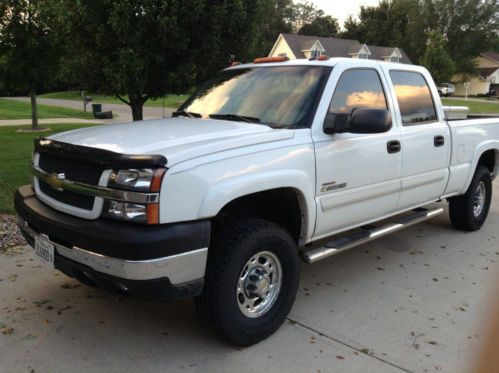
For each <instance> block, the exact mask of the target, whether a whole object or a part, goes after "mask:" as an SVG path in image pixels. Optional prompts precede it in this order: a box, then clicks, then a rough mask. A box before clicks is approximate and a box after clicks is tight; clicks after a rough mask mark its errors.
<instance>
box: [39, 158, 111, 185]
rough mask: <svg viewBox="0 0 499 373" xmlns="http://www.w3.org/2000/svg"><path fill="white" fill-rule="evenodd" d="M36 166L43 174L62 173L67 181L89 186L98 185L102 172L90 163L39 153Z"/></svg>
mask: <svg viewBox="0 0 499 373" xmlns="http://www.w3.org/2000/svg"><path fill="white" fill-rule="evenodd" d="M38 166H39V167H40V168H41V169H42V170H43V171H45V172H50V173H56V174H60V173H64V174H65V176H66V179H68V180H71V181H79V182H81V183H85V184H90V185H97V184H99V180H100V177H101V175H102V171H104V169H102V168H100V167H99V166H98V165H96V164H92V163H90V162H83V161H75V160H72V159H65V158H60V157H57V156H55V155H52V154H46V153H40V160H39V161H38Z"/></svg>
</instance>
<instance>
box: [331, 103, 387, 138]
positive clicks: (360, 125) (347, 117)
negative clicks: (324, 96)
mask: <svg viewBox="0 0 499 373" xmlns="http://www.w3.org/2000/svg"><path fill="white" fill-rule="evenodd" d="M390 128H392V118H391V115H390V112H389V111H388V110H385V109H362V108H355V109H353V110H352V111H351V113H350V114H343V113H341V114H333V113H328V114H327V115H326V118H325V119H324V125H323V130H324V133H327V134H334V133H344V132H349V133H366V134H367V133H382V132H388V131H389V130H390Z"/></svg>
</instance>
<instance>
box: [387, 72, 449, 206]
mask: <svg viewBox="0 0 499 373" xmlns="http://www.w3.org/2000/svg"><path fill="white" fill-rule="evenodd" d="M385 72H386V73H387V75H388V76H389V79H390V80H391V82H392V85H391V87H390V89H391V90H392V92H393V93H394V95H395V97H396V101H395V105H396V106H397V108H398V110H397V116H396V119H395V120H397V121H398V125H399V127H400V131H401V135H402V141H401V142H402V154H403V161H402V191H401V193H400V199H399V202H398V204H397V210H406V209H410V208H412V207H416V206H419V205H422V204H424V203H427V202H432V201H435V200H437V199H438V198H439V197H440V196H442V194H443V192H444V189H445V186H446V184H447V181H448V178H449V169H448V166H449V159H450V146H451V142H450V132H449V127H448V125H447V123H446V122H445V119H444V118H443V116H442V113H441V111H438V110H436V106H435V102H434V96H433V95H432V91H431V89H430V85H429V84H428V80H429V79H431V77H430V76H429V75H427V73H425V72H423V71H421V72H418V71H404V70H402V69H400V70H399V69H390V68H386V69H385ZM433 94H435V95H436V94H437V93H436V91H435V92H433Z"/></svg>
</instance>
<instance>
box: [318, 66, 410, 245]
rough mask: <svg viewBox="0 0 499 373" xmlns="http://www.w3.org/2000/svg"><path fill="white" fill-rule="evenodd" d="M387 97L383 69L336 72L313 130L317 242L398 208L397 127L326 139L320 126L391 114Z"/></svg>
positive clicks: (337, 69)
mask: <svg viewBox="0 0 499 373" xmlns="http://www.w3.org/2000/svg"><path fill="white" fill-rule="evenodd" d="M351 65H352V63H350V64H349V66H351ZM387 92H388V90H387V84H386V82H385V80H384V77H383V74H382V71H381V68H380V67H379V65H374V64H372V65H370V66H369V67H365V65H364V66H363V65H360V63H359V67H358V68H342V67H341V64H338V65H336V66H335V67H334V68H333V72H332V74H331V77H330V80H329V82H328V84H327V86H326V89H325V91H324V95H323V99H322V101H321V104H320V107H319V108H318V110H317V115H316V120H315V121H314V127H313V131H312V136H313V141H314V146H315V153H316V172H317V182H316V204H317V220H316V227H315V232H314V239H318V238H320V237H324V236H328V235H330V234H333V233H336V232H338V231H341V230H344V229H346V228H350V227H353V226H355V225H362V224H364V223H366V222H369V221H371V220H373V219H376V218H379V217H382V216H385V215H389V214H390V213H392V212H393V211H394V209H395V207H396V204H397V200H398V196H399V192H400V175H401V169H402V154H401V152H400V151H399V150H400V140H401V138H400V133H399V129H398V128H397V126H396V125H394V126H392V128H391V129H390V130H389V131H388V132H384V133H375V134H354V133H335V134H326V133H324V131H323V127H322V123H323V121H324V118H325V115H326V113H327V112H329V113H334V114H338V113H351V111H352V109H354V108H376V109H388V110H390V111H391V112H392V111H393V103H392V101H391V98H390V96H389V95H388V94H387ZM324 100H327V102H326V103H324ZM397 146H398V147H397Z"/></svg>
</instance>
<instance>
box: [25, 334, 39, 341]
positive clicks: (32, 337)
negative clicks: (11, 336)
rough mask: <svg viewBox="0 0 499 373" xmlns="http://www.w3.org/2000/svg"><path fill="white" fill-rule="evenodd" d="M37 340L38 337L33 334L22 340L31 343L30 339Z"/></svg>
mask: <svg viewBox="0 0 499 373" xmlns="http://www.w3.org/2000/svg"><path fill="white" fill-rule="evenodd" d="M35 338H38V337H37V336H36V335H33V334H28V335H25V336H24V337H23V338H22V339H24V340H26V341H29V340H30V339H35Z"/></svg>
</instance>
